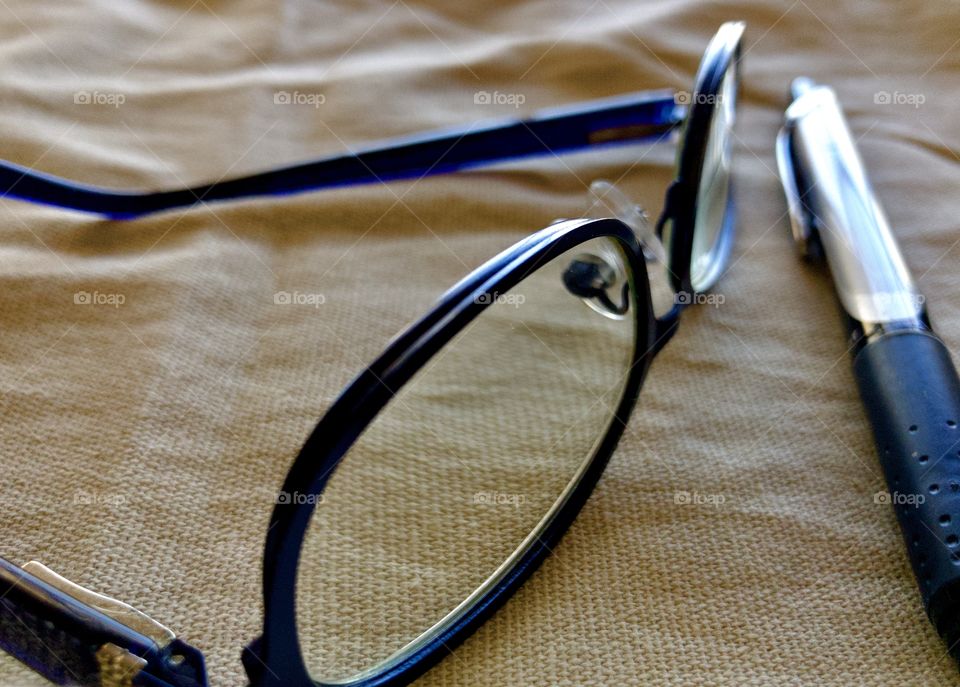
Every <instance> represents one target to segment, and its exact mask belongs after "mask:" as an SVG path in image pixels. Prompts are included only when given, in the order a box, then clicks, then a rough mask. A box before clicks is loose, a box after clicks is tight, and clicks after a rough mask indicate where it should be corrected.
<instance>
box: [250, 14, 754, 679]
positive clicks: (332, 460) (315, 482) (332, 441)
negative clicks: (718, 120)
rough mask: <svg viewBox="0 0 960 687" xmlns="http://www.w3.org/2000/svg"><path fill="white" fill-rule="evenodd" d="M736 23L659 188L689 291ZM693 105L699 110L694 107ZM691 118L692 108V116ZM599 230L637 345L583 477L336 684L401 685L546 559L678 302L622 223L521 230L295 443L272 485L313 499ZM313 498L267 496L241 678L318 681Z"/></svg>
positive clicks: (673, 258)
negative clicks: (477, 337)
mask: <svg viewBox="0 0 960 687" xmlns="http://www.w3.org/2000/svg"><path fill="white" fill-rule="evenodd" d="M742 33H743V24H740V23H729V24H725V25H724V26H723V27H722V28H721V30H720V31H719V32H718V33H717V35H716V36H715V38H714V40H713V41H711V43H710V46H709V47H708V49H707V51H706V53H705V55H704V61H703V63H702V65H701V69H700V71H699V72H698V78H697V83H696V86H695V94H697V97H695V98H694V101H695V102H694V105H693V107H692V112H691V119H690V120H688V121H687V124H686V126H685V136H684V139H683V141H682V142H681V148H680V153H679V155H678V171H677V176H676V179H675V180H674V181H673V183H672V184H671V185H670V187H669V188H668V190H667V196H666V202H665V204H664V210H663V213H662V215H661V218H660V220H659V221H658V227H660V228H662V226H663V224H664V222H665V221H666V220H668V219H670V220H673V222H674V227H673V235H674V236H673V238H674V240H673V241H672V243H671V254H670V256H669V257H670V262H671V265H672V266H675V269H671V272H672V277H671V280H672V282H673V286H674V288H675V289H678V290H680V289H684V288H685V289H687V290H690V257H691V251H692V238H693V237H692V233H693V230H694V218H695V216H696V208H695V196H696V192H697V189H698V187H699V181H700V173H701V171H702V168H703V158H704V148H705V144H706V141H707V135H708V128H709V125H710V122H711V120H712V112H713V107H712V105H713V103H715V102H716V98H711V97H709V96H710V95H716V93H717V89H718V88H719V85H720V83H721V80H722V77H723V75H724V74H726V73H727V71H728V70H729V69H731V68H733V69H737V70H738V69H739V55H740V40H741V37H742ZM698 105H700V107H698ZM693 115H696V116H695V118H694V116H693ZM733 215H734V205H733V202H732V200H731V201H730V202H729V203H728V205H727V211H726V214H725V217H724V228H723V230H722V231H723V235H722V236H721V240H723V241H725V242H726V243H727V245H726V246H725V247H724V248H723V251H724V253H726V252H728V251H729V244H730V243H732V227H733ZM600 236H607V237H610V238H613V239H615V240H616V241H618V242H620V243H621V245H622V246H623V247H624V248H625V251H626V253H627V255H628V267H629V269H630V271H631V274H632V276H633V284H634V295H635V307H634V308H633V313H634V316H635V317H636V318H637V322H636V325H637V332H638V335H637V345H636V350H635V351H634V357H633V364H632V366H631V370H630V375H629V378H628V380H627V384H626V387H625V391H624V395H623V397H622V399H621V401H620V403H619V405H618V407H617V410H616V415H615V419H614V421H613V422H612V423H611V425H610V428H609V430H608V431H607V434H606V436H605V437H604V439H603V441H602V442H601V445H600V447H599V449H598V450H597V452H596V454H595V455H594V456H593V457H592V459H591V462H590V465H589V467H588V469H587V472H586V474H585V476H584V478H583V479H582V480H581V481H580V482H579V483H578V485H577V486H576V488H575V489H574V491H573V493H572V494H571V495H570V497H569V498H568V499H567V501H566V502H564V503H563V504H562V506H561V507H560V509H559V510H558V512H557V514H556V515H555V517H554V519H553V520H552V521H551V522H550V523H549V525H548V526H547V528H546V530H545V531H544V533H543V536H541V537H540V539H539V540H538V541H537V543H536V544H534V545H533V546H531V548H530V549H528V550H527V551H525V552H524V553H523V554H522V555H521V556H520V558H519V559H518V560H517V561H516V562H515V564H514V565H513V567H511V569H510V570H509V572H508V573H507V574H506V576H505V577H504V578H502V579H501V580H500V582H499V583H498V584H497V585H496V586H495V587H493V588H491V589H489V590H488V591H487V592H486V593H485V594H483V595H482V596H481V597H479V599H478V600H477V601H476V602H475V603H474V605H473V606H472V607H470V608H469V609H468V610H467V611H466V612H465V613H464V614H463V615H462V616H460V617H459V618H457V619H456V620H455V621H454V622H453V624H451V625H450V626H448V627H447V628H446V629H444V630H443V631H442V632H441V633H440V634H439V635H438V636H436V637H434V638H433V639H431V640H429V641H428V642H427V643H425V645H424V646H422V647H421V648H419V649H418V650H416V651H415V652H414V653H412V654H410V655H409V656H407V657H406V658H405V659H403V660H401V661H400V662H399V663H396V664H393V665H387V666H385V667H384V668H383V669H382V670H381V671H380V672H379V673H377V674H375V675H373V676H371V677H368V678H362V679H358V680H355V681H350V682H347V683H338V684H341V685H342V684H348V685H350V687H399V686H401V685H406V684H409V683H410V682H411V681H413V680H414V679H416V678H417V677H418V676H420V675H422V674H423V673H424V672H425V671H426V670H428V669H429V668H430V667H431V666H433V665H434V664H435V663H436V662H437V661H439V660H441V659H442V658H443V657H444V656H445V654H446V652H449V651H451V650H452V649H453V648H455V647H456V646H457V645H459V644H460V643H461V642H463V641H464V640H465V639H466V638H467V637H468V636H469V635H470V634H471V633H472V632H473V631H474V630H475V629H476V628H477V627H479V625H480V624H482V623H483V622H484V621H485V620H486V619H487V618H489V616H490V615H491V614H492V613H494V612H495V611H496V609H497V608H499V607H500V606H501V605H502V604H503V603H504V602H505V601H506V600H507V599H508V598H509V597H510V596H511V595H512V594H513V593H514V592H515V591H516V590H517V589H518V588H519V586H520V585H521V584H522V583H523V582H524V580H526V578H527V577H529V575H530V574H531V573H532V572H533V571H534V570H535V569H536V568H537V566H538V565H540V563H541V562H542V561H543V560H544V559H545V558H546V556H547V555H548V553H549V551H550V549H551V548H552V547H553V546H554V545H555V544H556V542H557V541H559V539H560V538H561V537H562V536H563V534H564V532H566V530H567V529H568V528H569V527H570V524H571V523H572V522H573V520H574V518H575V517H576V515H577V513H578V512H579V511H580V509H581V508H582V506H583V504H584V503H585V502H586V499H587V498H588V497H589V494H590V493H591V492H592V490H593V488H594V486H595V484H596V482H597V480H598V479H599V477H600V475H601V473H602V472H603V468H604V466H605V465H606V463H607V461H608V460H609V458H610V456H611V454H612V453H613V450H614V449H615V447H616V444H617V442H618V441H619V438H620V436H621V434H622V432H623V428H624V426H625V424H626V421H627V420H628V418H629V415H630V412H631V411H632V409H633V407H634V405H635V403H636V399H637V396H638V395H639V392H640V388H641V387H642V384H643V379H644V378H645V376H646V372H647V369H648V368H649V366H650V362H651V360H652V359H653V357H654V356H655V355H656V354H657V353H658V352H659V351H660V350H661V349H662V347H663V345H664V344H665V343H666V342H667V341H668V340H669V339H670V338H671V337H672V336H673V334H674V333H675V332H676V327H677V324H678V321H679V313H680V311H681V309H682V306H678V307H675V308H674V309H673V311H671V312H670V313H668V314H667V315H666V316H665V317H663V318H662V319H659V320H658V319H656V318H655V317H654V314H653V307H652V304H651V292H650V284H649V281H648V276H647V270H646V264H645V262H644V257H643V251H642V249H641V247H640V245H639V243H638V241H637V238H636V236H635V235H634V233H633V231H632V230H631V229H630V228H629V227H627V225H625V224H623V223H622V222H619V221H617V220H567V221H565V222H561V223H559V224H556V225H553V226H551V227H548V228H546V229H543V230H542V231H540V232H538V233H536V234H533V235H532V236H530V237H528V238H527V239H526V240H524V241H521V242H520V243H518V244H516V245H514V246H513V247H511V248H509V249H507V250H506V251H504V252H503V253H501V254H500V255H498V256H496V257H495V258H493V259H492V260H490V261H489V262H487V263H486V264H484V265H483V266H481V267H480V268H479V269H477V270H476V271H474V272H473V273H471V274H470V275H469V276H468V277H466V278H465V279H464V280H462V281H461V282H460V283H458V284H457V285H456V286H454V287H453V288H452V289H451V290H450V291H448V292H447V294H446V295H445V296H443V298H442V299H441V300H440V302H439V303H438V304H437V305H436V306H435V308H434V309H433V310H431V311H430V312H429V313H428V314H427V315H426V316H425V317H424V318H423V319H421V320H420V321H418V322H417V323H416V324H414V325H413V326H411V327H410V328H409V329H408V330H406V331H405V332H404V333H403V334H401V335H400V336H399V337H398V338H397V339H396V340H395V341H394V342H393V343H392V344H391V345H390V346H389V347H388V348H387V350H386V351H385V352H384V353H383V354H382V355H381V356H380V357H379V358H378V359H377V360H376V361H374V362H373V363H372V364H371V365H370V366H369V367H368V368H367V369H366V370H364V371H363V372H362V373H361V374H360V376H358V377H357V378H356V379H355V380H354V381H353V382H352V383H351V384H350V385H349V386H348V387H347V389H346V390H345V391H344V392H343V394H342V395H341V396H340V397H339V398H338V399H337V401H336V402H335V403H334V404H333V406H332V407H331V408H330V409H329V410H328V411H327V413H326V415H324V417H323V418H322V419H321V420H320V422H319V424H318V425H317V426H316V428H315V429H314V431H313V433H312V434H311V435H310V437H309V439H308V440H307V442H306V444H305V445H304V446H303V448H302V450H301V452H300V454H299V455H298V457H297V459H296V460H295V461H294V464H293V467H292V468H291V470H290V472H289V474H288V475H287V478H286V481H285V482H284V485H283V488H282V489H283V492H284V493H301V494H312V495H317V496H319V495H320V494H321V493H322V491H323V489H324V487H325V485H326V483H327V481H328V479H329V477H330V475H331V473H332V472H333V470H335V469H336V466H337V464H338V462H339V460H340V459H341V458H342V457H343V456H344V455H345V454H346V453H347V451H349V449H350V447H351V446H352V445H353V443H354V442H355V441H356V440H357V439H358V438H359V437H360V435H361V433H362V432H363V430H364V429H365V428H366V427H367V426H368V425H369V424H370V423H371V422H372V421H373V420H374V418H375V417H376V416H377V414H378V413H379V412H380V411H381V410H382V409H383V407H384V406H385V405H386V404H387V403H388V402H389V401H390V399H391V398H392V397H393V396H394V395H395V394H396V393H397V391H399V390H400V389H401V388H402V386H403V385H404V384H405V383H406V382H407V381H408V380H409V379H410V378H411V377H412V376H413V375H414V374H415V373H416V372H417V371H418V370H419V369H420V368H421V367H422V366H423V365H424V364H425V363H426V362H427V361H429V360H430V358H431V357H432V356H434V355H435V354H436V353H437V352H438V351H440V350H441V349H442V348H443V346H444V345H446V343H447V342H449V341H450V340H451V339H452V338H453V336H455V335H456V334H457V333H458V332H459V331H461V330H462V329H463V328H464V327H465V326H466V325H467V324H469V323H470V322H471V321H472V320H473V319H474V318H476V317H477V315H479V314H480V313H481V312H482V311H483V309H484V308H485V307H488V306H489V305H490V304H491V303H492V302H493V301H494V300H495V299H492V298H481V297H480V296H483V295H489V294H492V293H506V292H508V291H509V290H510V289H511V288H512V287H513V286H515V285H516V284H518V283H519V282H520V281H522V280H523V279H524V278H525V277H526V276H528V275H529V274H530V273H531V272H533V271H535V270H536V269H537V268H538V267H539V266H542V265H544V264H546V263H548V262H549V261H550V260H551V259H553V258H554V257H557V256H559V255H561V254H562V253H564V252H566V251H567V250H570V249H571V248H573V247H575V246H577V245H580V244H582V243H584V242H585V241H589V240H591V239H594V238H598V237H600ZM317 500H318V499H307V500H306V501H307V503H305V504H299V505H298V504H291V503H278V505H277V506H275V509H274V512H273V516H272V517H271V521H270V528H269V530H268V535H267V542H266V547H265V551H264V577H263V594H264V631H263V634H262V635H261V636H260V637H259V638H258V639H256V640H254V642H252V643H251V644H250V645H249V646H248V647H247V648H246V649H245V651H244V658H243V661H244V666H245V667H246V669H247V673H248V676H249V677H250V683H251V685H252V687H280V686H281V685H286V686H288V687H326V685H325V684H324V683H320V682H316V681H315V680H314V679H312V678H311V677H310V675H309V673H308V671H307V668H306V665H305V662H304V660H303V656H302V655H301V651H300V644H299V641H298V640H297V636H296V635H297V633H296V576H297V569H298V564H299V556H300V548H301V546H302V542H303V538H304V536H305V534H306V530H307V527H308V526H309V523H310V519H311V517H312V514H313V511H314V509H315V503H316V501H317Z"/></svg>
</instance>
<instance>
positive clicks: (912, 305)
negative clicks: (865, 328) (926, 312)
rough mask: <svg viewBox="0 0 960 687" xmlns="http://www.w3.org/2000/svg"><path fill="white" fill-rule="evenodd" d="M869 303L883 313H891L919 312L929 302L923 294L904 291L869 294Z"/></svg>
mask: <svg viewBox="0 0 960 687" xmlns="http://www.w3.org/2000/svg"><path fill="white" fill-rule="evenodd" d="M869 302H870V303H871V304H872V305H873V307H874V309H876V310H877V311H879V312H881V313H886V312H890V311H894V312H902V311H908V312H913V311H919V310H920V309H922V308H923V306H924V305H925V304H926V302H927V298H926V296H924V295H923V294H922V293H912V292H903V291H879V292H877V293H871V294H869Z"/></svg>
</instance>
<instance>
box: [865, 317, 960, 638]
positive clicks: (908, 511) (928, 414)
mask: <svg viewBox="0 0 960 687" xmlns="http://www.w3.org/2000/svg"><path fill="white" fill-rule="evenodd" d="M853 370H854V374H855V375H856V378H857V384H858V385H859V387H860V395H861V396H862V398H863V403H864V405H865V406H866V408H867V414H868V415H869V416H870V422H871V424H872V425H873V434H874V438H875V439H876V442H877V452H878V453H879V456H880V463H881V464H882V466H883V471H884V473H885V475H886V479H887V486H888V488H889V493H888V494H887V495H885V499H884V500H888V501H889V502H890V503H891V504H892V505H893V507H894V509H895V511H896V513H897V519H898V520H899V521H900V527H901V530H902V531H903V537H904V540H905V541H906V544H907V550H908V552H909V555H910V562H911V564H912V565H913V571H914V573H915V574H916V577H917V583H918V584H919V586H920V594H921V596H922V598H923V603H924V606H925V607H926V609H927V614H928V615H929V616H930V619H931V621H933V624H934V626H935V627H936V628H937V632H939V633H940V636H941V637H943V639H944V641H946V643H947V646H948V647H949V648H950V650H951V653H952V654H953V655H954V657H958V656H960V652H958V644H960V641H958V640H960V427H958V423H960V379H958V377H957V371H956V368H954V366H953V362H952V361H951V360H950V352H949V351H948V350H947V348H946V346H944V345H943V342H942V341H940V339H938V338H937V337H936V336H934V335H933V334H931V333H928V332H922V331H915V330H909V331H900V332H891V333H889V334H884V335H882V336H880V337H879V338H878V339H876V340H874V341H871V342H870V343H868V344H867V345H866V346H864V347H863V349H861V350H860V352H859V353H857V355H856V357H855V358H854V361H853Z"/></svg>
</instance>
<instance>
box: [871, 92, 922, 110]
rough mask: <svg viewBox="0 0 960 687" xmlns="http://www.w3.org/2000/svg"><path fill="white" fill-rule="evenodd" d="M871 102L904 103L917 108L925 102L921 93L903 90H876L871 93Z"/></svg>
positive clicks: (879, 103) (884, 103) (882, 103)
mask: <svg viewBox="0 0 960 687" xmlns="http://www.w3.org/2000/svg"><path fill="white" fill-rule="evenodd" d="M873 102H875V103H876V104H877V105H906V106H908V107H913V108H918V107H920V106H921V105H923V104H924V103H925V102H927V96H926V95H924V94H923V93H905V92H903V91H893V92H890V91H877V92H876V93H874V94H873Z"/></svg>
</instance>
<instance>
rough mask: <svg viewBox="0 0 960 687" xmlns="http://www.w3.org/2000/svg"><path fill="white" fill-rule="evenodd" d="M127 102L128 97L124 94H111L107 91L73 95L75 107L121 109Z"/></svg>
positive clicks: (79, 92)
mask: <svg viewBox="0 0 960 687" xmlns="http://www.w3.org/2000/svg"><path fill="white" fill-rule="evenodd" d="M125 102H127V96H125V95H124V94H123V93H111V92H106V91H77V92H75V93H74V94H73V104H74V105H106V106H108V107H120V106H121V105H123V104H124V103H125Z"/></svg>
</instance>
